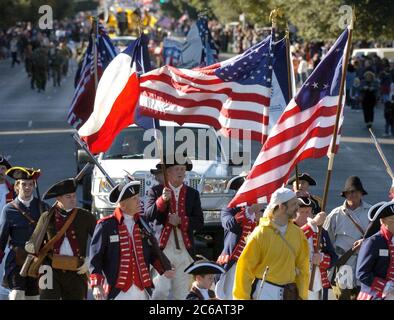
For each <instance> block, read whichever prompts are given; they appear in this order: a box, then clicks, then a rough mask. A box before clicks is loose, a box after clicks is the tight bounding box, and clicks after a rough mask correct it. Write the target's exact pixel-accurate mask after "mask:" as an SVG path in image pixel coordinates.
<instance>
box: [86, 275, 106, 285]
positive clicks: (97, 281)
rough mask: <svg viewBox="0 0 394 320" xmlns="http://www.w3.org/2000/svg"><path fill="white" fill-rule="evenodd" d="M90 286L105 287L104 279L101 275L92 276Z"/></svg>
mask: <svg viewBox="0 0 394 320" xmlns="http://www.w3.org/2000/svg"><path fill="white" fill-rule="evenodd" d="M89 280H90V286H91V287H92V288H93V287H95V286H102V285H104V277H103V276H102V275H101V274H99V273H93V274H91V275H90V279H89Z"/></svg>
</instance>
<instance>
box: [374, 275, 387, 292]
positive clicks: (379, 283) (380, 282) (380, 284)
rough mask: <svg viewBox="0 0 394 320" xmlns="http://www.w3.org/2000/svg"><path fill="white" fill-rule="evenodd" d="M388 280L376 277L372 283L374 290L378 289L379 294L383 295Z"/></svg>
mask: <svg viewBox="0 0 394 320" xmlns="http://www.w3.org/2000/svg"><path fill="white" fill-rule="evenodd" d="M386 283H387V281H386V280H384V279H382V278H378V277H375V278H374V279H373V281H372V285H371V289H372V290H373V291H376V292H377V293H379V295H380V296H381V295H382V293H383V290H384V287H385V286H386Z"/></svg>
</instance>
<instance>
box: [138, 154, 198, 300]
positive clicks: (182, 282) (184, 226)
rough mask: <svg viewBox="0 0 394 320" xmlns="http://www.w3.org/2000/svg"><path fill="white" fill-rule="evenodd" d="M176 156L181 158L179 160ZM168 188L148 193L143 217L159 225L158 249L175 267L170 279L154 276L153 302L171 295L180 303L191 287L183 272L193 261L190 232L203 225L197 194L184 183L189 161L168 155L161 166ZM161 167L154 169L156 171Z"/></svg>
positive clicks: (189, 278) (154, 188) (158, 186)
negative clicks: (165, 173) (162, 166)
mask: <svg viewBox="0 0 394 320" xmlns="http://www.w3.org/2000/svg"><path fill="white" fill-rule="evenodd" d="M177 157H180V158H183V159H179V160H182V161H178V159H177ZM164 165H165V167H166V168H167V174H168V182H169V186H168V187H165V186H164V185H163V184H161V185H157V186H154V187H153V188H152V189H150V190H149V192H148V195H147V199H146V212H145V215H146V216H147V217H148V220H149V221H151V222H154V221H155V222H156V225H157V226H161V227H162V230H161V234H160V238H159V244H160V248H161V249H162V250H163V252H164V254H165V255H166V256H167V257H168V258H169V259H170V261H171V263H172V264H173V266H174V268H175V276H174V278H173V279H168V278H166V277H160V276H159V277H157V278H156V279H155V280H154V282H155V287H156V289H155V291H154V293H153V297H152V298H153V299H158V300H162V299H168V297H169V293H170V292H171V294H172V298H173V299H175V300H183V299H185V297H186V296H187V293H188V291H189V288H190V284H191V280H192V279H191V276H190V275H189V274H187V273H185V272H184V270H185V268H186V267H187V266H189V265H190V264H191V263H192V262H193V256H194V240H193V232H194V231H199V230H201V229H202V227H203V225H204V217H203V212H202V209H201V201H200V194H199V192H198V191H197V190H195V189H193V188H191V187H189V186H187V185H186V184H184V183H183V182H184V180H185V175H186V171H190V170H191V169H192V167H193V165H192V163H191V161H190V160H189V159H187V158H185V157H183V156H180V155H177V156H175V155H168V156H167V157H166V161H165V163H164ZM160 167H161V164H159V165H158V166H157V168H158V169H159V168H160Z"/></svg>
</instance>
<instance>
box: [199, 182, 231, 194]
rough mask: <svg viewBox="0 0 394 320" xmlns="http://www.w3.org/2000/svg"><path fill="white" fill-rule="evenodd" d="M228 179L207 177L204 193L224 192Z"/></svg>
mask: <svg viewBox="0 0 394 320" xmlns="http://www.w3.org/2000/svg"><path fill="white" fill-rule="evenodd" d="M226 185H227V180H226V179H205V181H204V187H203V191H202V192H204V193H224V191H225V190H226Z"/></svg>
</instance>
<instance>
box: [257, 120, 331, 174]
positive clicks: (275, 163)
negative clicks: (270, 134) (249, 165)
mask: <svg viewBox="0 0 394 320" xmlns="http://www.w3.org/2000/svg"><path fill="white" fill-rule="evenodd" d="M333 130H334V126H331V127H327V128H320V127H316V128H314V129H312V130H311V131H310V132H309V133H308V134H307V135H306V136H305V137H304V139H302V141H300V143H299V144H298V145H297V146H295V148H294V149H293V150H290V151H288V152H281V153H279V154H278V156H277V157H274V158H271V159H269V160H267V161H264V162H263V163H261V164H259V165H256V167H254V169H253V171H252V172H251V174H250V177H249V178H250V179H252V178H255V177H257V176H259V175H261V174H263V173H266V172H269V171H271V170H274V169H276V168H278V167H280V166H282V165H284V164H286V163H289V162H290V161H292V160H293V159H295V158H294V157H295V155H296V154H297V152H298V151H299V150H301V149H302V148H303V147H304V146H305V143H306V142H307V141H308V140H310V139H312V138H325V137H328V136H330V135H332V132H333ZM269 141H270V140H268V141H267V142H269ZM328 146H329V145H327V146H326V147H324V148H325V149H326V153H327V148H328ZM307 150H310V149H307ZM319 150H320V149H319ZM265 152H269V151H265ZM303 152H304V151H303ZM319 154H320V153H319ZM310 157H312V158H316V156H315V155H314V154H313V153H312V154H310Z"/></svg>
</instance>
